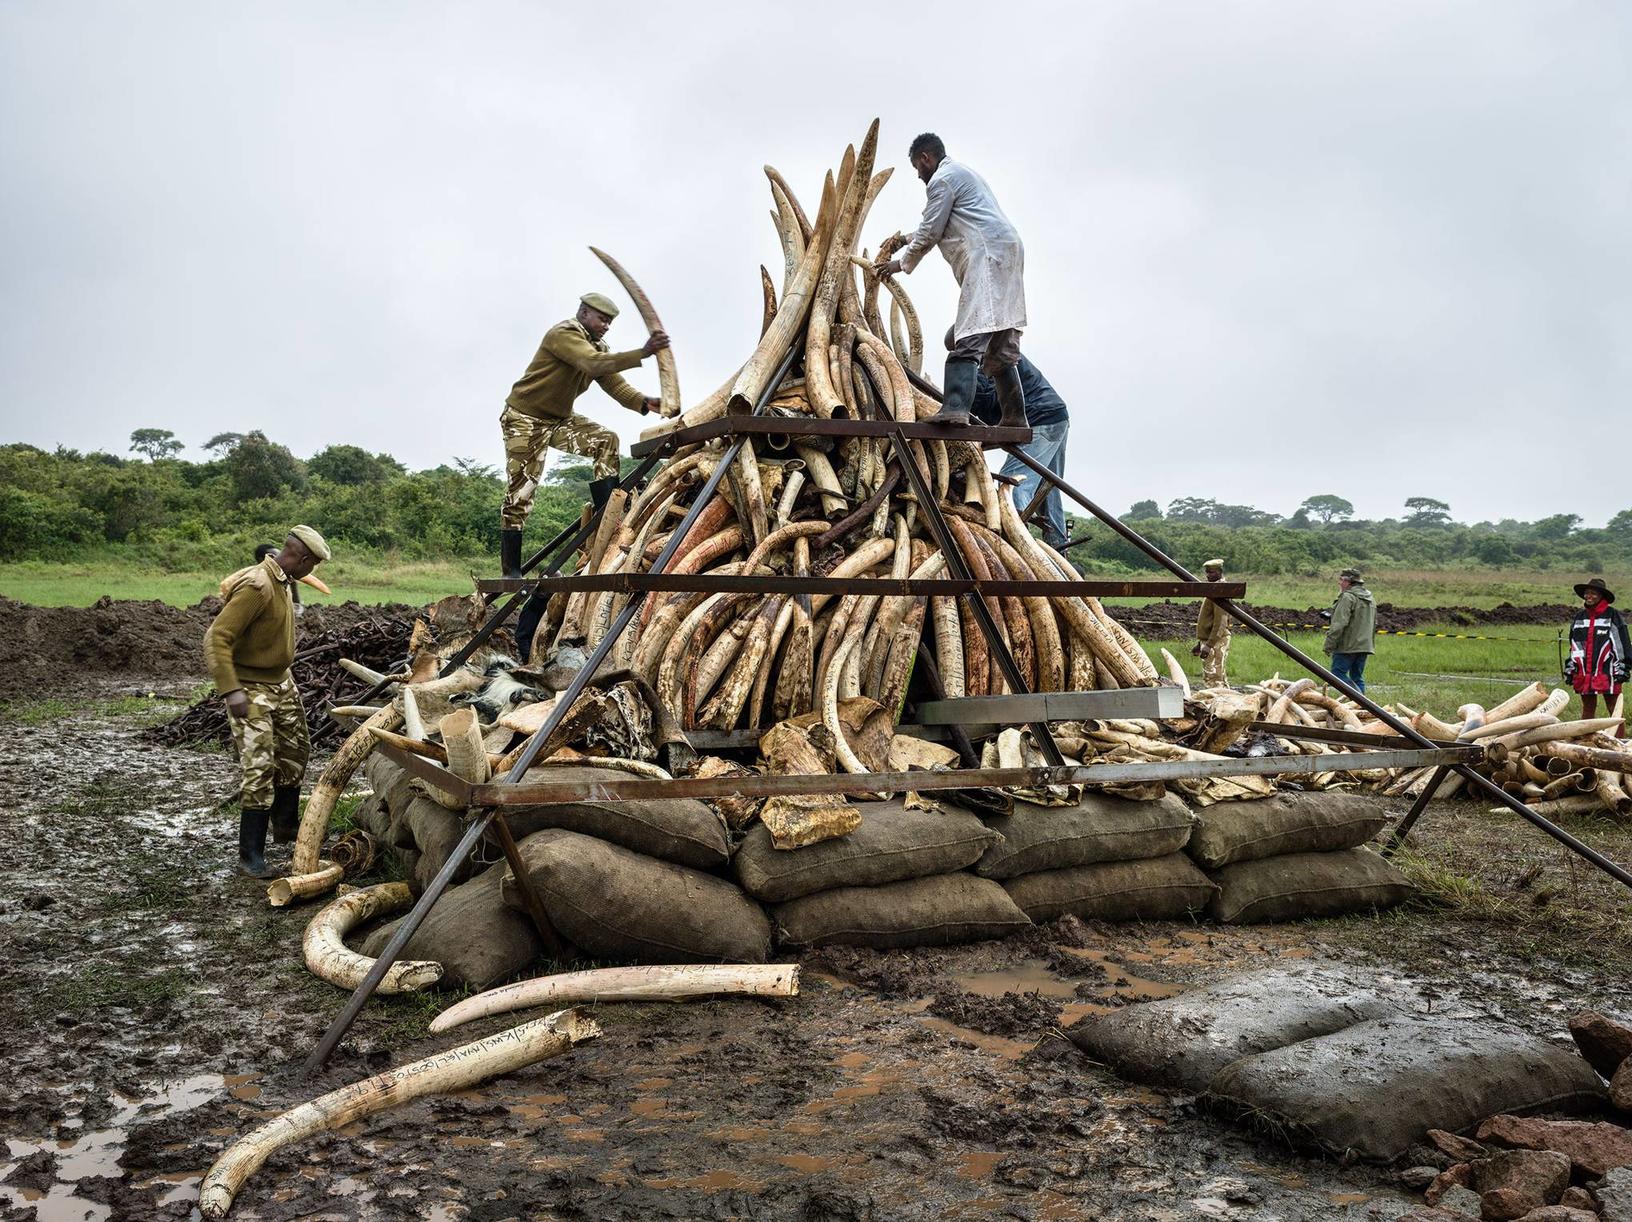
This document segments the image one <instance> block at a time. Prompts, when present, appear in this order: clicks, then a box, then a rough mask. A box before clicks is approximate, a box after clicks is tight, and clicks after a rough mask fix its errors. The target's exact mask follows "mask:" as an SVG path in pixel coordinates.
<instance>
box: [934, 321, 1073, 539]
mask: <svg viewBox="0 0 1632 1222" xmlns="http://www.w3.org/2000/svg"><path fill="white" fill-rule="evenodd" d="M946 346H947V350H948V351H951V349H952V332H951V331H950V330H948V331H947V333H946ZM1015 369H1016V371H1017V372H1018V373H1019V375H1020V387H1021V390H1023V391H1024V392H1025V394H1024V398H1025V402H1024V404H1023V408H1024V411H1025V424H1026V425H1028V426H1029V427H1030V428H1031V440H1030V441H1029V442H1027V443H1026V444H1025V445H1023V446H1021V447H1020V448H1021V449H1022V450H1024V451H1025V452H1026V453H1027V454H1028V455H1030V456H1031V457H1032V458H1034V459H1036V460H1037V461H1038V462H1040V463H1041V464H1042V465H1043V466H1045V467H1047V468H1048V469H1049V470H1050V471H1052V472H1054V474H1055V475H1058V476H1061V477H1062V478H1063V477H1064V475H1065V442H1066V439H1067V438H1068V437H1069V436H1070V434H1071V416H1070V413H1069V412H1067V410H1066V407H1065V400H1064V399H1062V398H1060V392H1059V391H1057V390H1055V389H1054V387H1053V386H1052V385H1050V383H1049V380H1048V379H1047V378H1045V377H1044V376H1043V373H1042V370H1040V369H1038V368H1037V366H1035V365H1033V364H1032V363H1031V362H1030V361H1029V360H1027V359H1026V358H1025V357H1023V356H1022V357H1021V358H1020V360H1019V362H1018V363H1017V364H1016V365H1015ZM969 410H970V412H971V413H972V414H973V415H974V417H975V419H976V420H979V421H980V422H981V423H982V424H992V425H996V424H1001V423H1002V415H1001V413H1002V407H1001V405H1000V404H999V402H998V393H997V383H996V382H995V381H993V380H992V379H991V378H989V377H987V376H986V375H985V374H981V375H980V376H979V377H977V378H976V379H975V397H974V399H973V400H972V401H971V402H970V404H969ZM1000 474H1002V475H1007V476H1011V477H1012V478H1014V479H1017V480H1019V481H1020V487H1019V488H1018V489H1017V490H1016V492H1015V503H1016V504H1017V505H1018V506H1019V507H1020V509H1021V510H1022V511H1023V510H1024V509H1025V508H1026V506H1027V505H1030V504H1031V498H1032V497H1034V496H1036V495H1037V486H1038V485H1039V484H1041V483H1042V482H1043V477H1042V476H1040V475H1038V474H1037V472H1035V471H1033V470H1032V469H1031V468H1030V467H1028V466H1026V464H1025V463H1023V462H1021V461H1020V460H1019V459H1018V458H1016V457H1015V456H1014V455H1012V454H1011V455H1009V456H1008V458H1006V459H1004V461H1003V470H1002V471H1001V472H1000ZM1042 526H1043V542H1044V543H1046V544H1048V545H1049V546H1050V547H1052V548H1053V549H1054V550H1055V551H1059V550H1060V549H1061V548H1063V547H1064V546H1065V545H1066V543H1068V542H1069V540H1068V539H1067V538H1066V535H1065V505H1064V504H1063V503H1062V502H1061V500H1060V490H1059V489H1058V488H1055V487H1052V486H1050V488H1049V490H1048V496H1047V497H1046V498H1044V500H1043V522H1042Z"/></svg>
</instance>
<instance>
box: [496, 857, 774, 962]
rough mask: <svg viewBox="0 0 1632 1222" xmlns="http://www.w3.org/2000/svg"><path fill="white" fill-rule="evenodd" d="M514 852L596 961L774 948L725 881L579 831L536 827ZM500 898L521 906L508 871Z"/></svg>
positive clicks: (748, 903)
mask: <svg viewBox="0 0 1632 1222" xmlns="http://www.w3.org/2000/svg"><path fill="white" fill-rule="evenodd" d="M520 849H521V857H522V860H523V861H524V862H525V863H526V865H527V873H528V876H529V877H530V878H531V879H532V881H533V886H534V887H535V888H536V889H537V891H538V894H539V898H540V899H541V900H542V901H543V904H544V910H545V912H546V913H547V914H548V915H549V918H550V921H551V923H552V924H554V926H555V927H556V928H557V929H558V930H559V931H560V932H561V936H562V937H564V938H566V939H567V940H568V941H570V942H572V943H574V944H575V945H577V946H579V947H582V948H583V950H584V951H585V952H586V953H587V954H588V955H590V956H591V957H592V958H596V959H607V960H611V961H613V962H628V961H635V962H643V963H763V962H765V957H766V956H767V955H768V954H769V953H770V947H771V925H770V922H769V921H768V920H766V918H765V913H764V911H763V910H762V909H761V908H760V906H759V905H758V904H756V903H754V901H753V900H751V899H749V898H748V897H747V896H746V895H744V894H743V893H742V891H741V890H739V889H738V888H737V886H736V885H735V884H734V883H729V882H726V881H725V880H724V879H722V878H715V877H713V876H712V875H709V874H703V873H701V872H700V871H697V870H693V869H690V868H688V867H686V866H679V865H675V864H674V863H673V862H670V861H659V860H658V859H657V858H655V857H647V856H644V855H643V854H640V853H634V852H631V851H630V850H628V849H625V848H620V847H619V846H618V845H615V844H608V843H607V842H606V841H604V840H597V839H595V838H594V837H593V836H582V835H579V834H578V833H577V832H566V831H559V830H554V829H551V830H547V831H542V832H535V833H534V834H533V835H531V836H528V837H527V838H526V839H525V840H523V841H522V842H521V845H520ZM504 902H505V903H506V904H508V905H510V907H512V908H515V909H518V910H521V909H524V908H525V905H526V901H525V900H523V899H522V896H521V890H520V888H518V887H517V886H516V881H515V879H514V877H513V876H511V875H510V873H509V871H508V869H507V870H506V871H505V877H504Z"/></svg>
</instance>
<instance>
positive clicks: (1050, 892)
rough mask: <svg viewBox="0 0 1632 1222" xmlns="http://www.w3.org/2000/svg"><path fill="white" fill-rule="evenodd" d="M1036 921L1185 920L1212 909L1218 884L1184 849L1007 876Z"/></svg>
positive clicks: (1012, 890) (1006, 884)
mask: <svg viewBox="0 0 1632 1222" xmlns="http://www.w3.org/2000/svg"><path fill="white" fill-rule="evenodd" d="M1003 889H1004V890H1005V891H1007V892H1008V893H1009V898H1010V899H1012V900H1013V901H1014V902H1015V903H1016V904H1017V905H1019V907H1020V910H1021V911H1022V912H1024V913H1025V914H1026V915H1027V916H1028V917H1030V918H1031V919H1032V920H1033V921H1036V922H1038V923H1041V922H1043V921H1053V920H1057V919H1058V918H1060V917H1062V916H1076V917H1082V918H1083V919H1084V920H1102V921H1170V920H1179V919H1181V918H1183V917H1186V916H1188V915H1189V914H1191V913H1193V912H1199V911H1201V910H1202V909H1203V908H1205V907H1207V903H1208V901H1209V900H1211V899H1212V898H1213V896H1214V895H1215V894H1217V891H1218V888H1217V887H1215V886H1213V884H1212V881H1211V880H1210V879H1208V877H1207V876H1206V875H1205V874H1203V873H1202V872H1201V871H1200V870H1198V869H1196V867H1195V863H1194V862H1192V861H1191V860H1190V859H1189V858H1188V857H1186V856H1185V855H1184V854H1183V853H1169V854H1168V855H1167V856H1166V857H1152V858H1149V859H1147V860H1144V861H1105V862H1100V863H1099V864H1097V865H1092V866H1072V867H1071V868H1070V869H1067V870H1042V871H1039V872H1038V873H1036V874H1022V875H1021V876H1020V877H1019V878H1008V879H1004V880H1003Z"/></svg>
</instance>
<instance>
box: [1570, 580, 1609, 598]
mask: <svg viewBox="0 0 1632 1222" xmlns="http://www.w3.org/2000/svg"><path fill="white" fill-rule="evenodd" d="M1588 590H1596V591H1597V592H1598V593H1599V594H1600V595H1602V596H1603V599H1604V601H1605V602H1606V603H1612V602H1614V601H1615V591H1614V590H1611V589H1610V588H1609V587H1608V586H1606V585H1605V584H1604V579H1603V578H1602V577H1589V578H1588V579H1587V580H1586V581H1583V582H1582V583H1581V584H1580V585H1578V586H1576V587H1575V596H1576V597H1577V598H1585V597H1586V596H1587V591H1588Z"/></svg>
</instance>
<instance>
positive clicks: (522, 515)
mask: <svg viewBox="0 0 1632 1222" xmlns="http://www.w3.org/2000/svg"><path fill="white" fill-rule="evenodd" d="M617 316H618V307H617V306H616V305H615V304H614V303H613V301H612V299H611V298H610V297H607V296H605V295H604V294H601V293H585V294H584V295H583V297H581V298H580V299H579V305H578V313H577V314H576V315H575V316H573V317H572V318H569V319H567V320H566V321H565V322H559V323H556V324H555V326H553V327H551V328H550V329H549V331H548V332H546V333H545V336H544V340H543V342H542V343H540V344H539V346H538V352H537V353H536V354H535V355H534V357H533V362H532V364H530V365H528V366H527V372H526V373H524V374H522V375H521V380H520V381H519V382H517V383H516V384H515V386H514V387H512V388H511V390H510V395H509V397H508V398H507V399H505V401H504V412H503V413H502V414H501V415H500V416H499V428H500V430H501V431H502V432H503V434H504V467H505V480H506V488H505V494H504V509H503V511H502V512H501V514H500V525H501V526H502V527H503V529H502V531H501V532H500V535H499V546H500V556H501V558H502V561H503V565H504V575H505V576H506V577H520V576H521V532H522V528H523V527H524V526H526V524H527V515H528V513H529V512H531V510H532V508H533V495H534V493H536V492H537V491H538V478H539V475H540V474H541V473H542V472H543V469H544V451H545V450H547V449H556V450H560V451H561V452H562V453H564V454H576V455H578V456H579V457H580V458H587V459H589V460H590V461H591V462H593V463H594V464H595V478H594V480H593V482H592V483H591V484H590V485H589V496H590V501H591V503H592V504H593V505H594V507H595V508H596V509H599V508H600V507H601V506H602V505H604V504H606V500H607V497H609V496H611V495H612V489H613V487H614V486H615V485H616V484H617V482H618V435H617V434H616V433H614V432H613V431H612V430H611V429H607V428H602V427H601V426H600V425H598V424H596V423H595V422H594V421H593V420H591V419H590V418H589V417H588V416H581V415H579V414H578V413H577V412H575V411H573V410H572V405H573V402H574V401H575V400H576V399H577V398H578V396H579V395H581V394H583V393H584V391H586V390H588V389H589V384H590V383H591V382H595V383H597V384H598V385H599V386H600V388H601V389H602V390H604V391H605V392H606V393H607V394H609V395H611V396H612V397H613V398H614V399H616V400H617V401H618V402H619V403H621V404H622V405H623V406H624V407H627V408H628V409H629V410H630V411H632V412H639V413H641V415H645V414H646V413H647V412H649V411H651V410H653V409H654V408H656V407H657V406H658V405H659V400H657V399H654V398H651V397H649V396H647V395H643V394H641V393H640V391H638V390H636V389H635V388H634V387H633V386H631V385H629V383H628V382H625V381H624V380H623V379H622V378H621V377H619V376H618V374H619V372H620V371H622V370H625V369H634V368H635V367H636V366H638V365H639V364H640V363H641V362H642V361H643V360H645V359H646V358H647V357H649V356H651V355H653V354H654V353H657V352H661V351H662V350H663V349H665V348H667V347H668V346H669V337H668V336H667V335H666V334H665V333H664V332H662V331H653V332H652V333H651V334H650V335H649V336H647V337H646V342H645V344H643V345H642V346H641V347H639V348H633V349H630V350H629V351H628V352H612V351H610V350H609V349H608V347H607V345H606V343H605V341H604V340H603V339H602V337H603V336H604V335H605V334H606V332H607V329H608V328H609V327H611V325H612V320H613V319H614V318H616V317H617Z"/></svg>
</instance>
